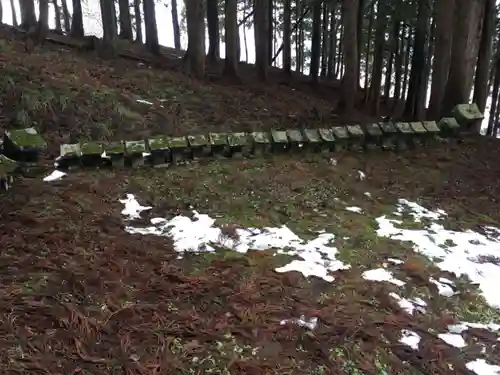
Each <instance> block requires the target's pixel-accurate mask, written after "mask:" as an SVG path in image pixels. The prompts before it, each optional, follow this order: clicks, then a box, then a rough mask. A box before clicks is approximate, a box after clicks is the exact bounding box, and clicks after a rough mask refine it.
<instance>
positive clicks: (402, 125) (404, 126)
mask: <svg viewBox="0 0 500 375" xmlns="http://www.w3.org/2000/svg"><path fill="white" fill-rule="evenodd" d="M394 126H395V127H396V129H397V130H398V132H399V133H401V134H404V135H410V134H413V133H414V132H413V129H412V128H411V125H410V123H409V122H396V123H395V124H394Z"/></svg>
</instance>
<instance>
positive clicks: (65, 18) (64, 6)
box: [61, 0, 71, 34]
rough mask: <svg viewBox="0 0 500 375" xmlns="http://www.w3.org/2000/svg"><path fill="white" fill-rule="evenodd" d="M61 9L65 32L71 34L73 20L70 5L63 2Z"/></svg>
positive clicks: (63, 0)
mask: <svg viewBox="0 0 500 375" xmlns="http://www.w3.org/2000/svg"><path fill="white" fill-rule="evenodd" d="M61 7H62V14H63V21H64V31H65V32H66V33H68V34H69V33H70V32H71V19H70V16H69V10H68V3H67V2H66V0H61Z"/></svg>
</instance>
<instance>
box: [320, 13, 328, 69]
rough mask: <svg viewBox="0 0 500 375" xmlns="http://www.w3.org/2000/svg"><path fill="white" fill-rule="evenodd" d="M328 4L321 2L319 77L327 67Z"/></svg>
mask: <svg viewBox="0 0 500 375" xmlns="http://www.w3.org/2000/svg"><path fill="white" fill-rule="evenodd" d="M328 13H329V12H328V5H327V4H323V19H322V30H321V36H322V42H321V73H320V74H321V77H326V74H327V67H328V46H329V45H330V44H329V43H328V39H329V33H328V21H329V17H328Z"/></svg>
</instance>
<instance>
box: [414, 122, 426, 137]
mask: <svg viewBox="0 0 500 375" xmlns="http://www.w3.org/2000/svg"><path fill="white" fill-rule="evenodd" d="M410 126H411V128H412V130H413V131H414V132H415V133H417V134H425V133H427V130H426V129H425V127H424V125H423V124H422V123H421V122H410Z"/></svg>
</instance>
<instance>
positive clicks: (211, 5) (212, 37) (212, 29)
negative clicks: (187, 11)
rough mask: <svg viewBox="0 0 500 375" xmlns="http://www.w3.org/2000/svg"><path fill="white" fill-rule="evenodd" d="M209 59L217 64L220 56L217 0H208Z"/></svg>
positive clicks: (211, 62)
mask: <svg viewBox="0 0 500 375" xmlns="http://www.w3.org/2000/svg"><path fill="white" fill-rule="evenodd" d="M207 26H208V55H207V57H208V61H209V63H210V64H214V65H215V64H217V62H218V61H219V58H220V44H219V38H220V37H219V9H218V4H217V0H207Z"/></svg>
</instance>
